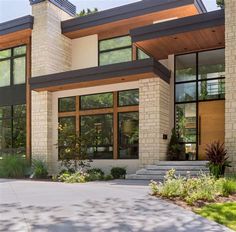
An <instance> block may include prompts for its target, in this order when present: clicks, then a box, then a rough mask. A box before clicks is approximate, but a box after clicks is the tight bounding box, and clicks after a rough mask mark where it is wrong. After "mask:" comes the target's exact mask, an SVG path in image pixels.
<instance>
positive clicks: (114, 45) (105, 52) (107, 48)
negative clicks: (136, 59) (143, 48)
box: [99, 35, 132, 65]
mask: <svg viewBox="0 0 236 232" xmlns="http://www.w3.org/2000/svg"><path fill="white" fill-rule="evenodd" d="M131 60H132V42H131V37H130V36H128V35H127V36H121V37H116V38H112V39H106V40H101V41H99V65H107V64H115V63H121V62H127V61H131Z"/></svg>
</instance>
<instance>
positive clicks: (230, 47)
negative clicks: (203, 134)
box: [225, 0, 236, 172]
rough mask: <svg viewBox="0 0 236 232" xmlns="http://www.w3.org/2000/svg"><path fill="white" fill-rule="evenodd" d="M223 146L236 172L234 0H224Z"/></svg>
mask: <svg viewBox="0 0 236 232" xmlns="http://www.w3.org/2000/svg"><path fill="white" fill-rule="evenodd" d="M225 64H226V74H225V76H226V77H225V92H226V95H225V146H226V148H227V150H228V154H229V156H230V160H231V161H232V162H233V163H232V166H233V167H232V168H230V171H234V172H236V1H235V0H225Z"/></svg>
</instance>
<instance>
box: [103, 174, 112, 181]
mask: <svg viewBox="0 0 236 232" xmlns="http://www.w3.org/2000/svg"><path fill="white" fill-rule="evenodd" d="M104 180H113V177H112V175H110V174H109V175H106V176H104Z"/></svg>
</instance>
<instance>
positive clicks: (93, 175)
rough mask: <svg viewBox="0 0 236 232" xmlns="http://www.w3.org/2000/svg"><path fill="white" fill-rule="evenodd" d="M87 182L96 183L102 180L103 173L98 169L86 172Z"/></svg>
mask: <svg viewBox="0 0 236 232" xmlns="http://www.w3.org/2000/svg"><path fill="white" fill-rule="evenodd" d="M87 174H88V177H87V181H96V180H103V179H104V172H103V171H102V170H101V169H99V168H92V169H89V170H87Z"/></svg>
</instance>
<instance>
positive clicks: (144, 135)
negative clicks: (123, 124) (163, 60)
mask: <svg viewBox="0 0 236 232" xmlns="http://www.w3.org/2000/svg"><path fill="white" fill-rule="evenodd" d="M139 98H140V100H139V101H140V102H139V159H140V166H141V167H144V166H145V165H149V164H156V163H157V162H158V161H159V160H165V159H166V151H167V145H168V139H163V135H168V138H169V136H170V109H169V106H170V85H169V84H168V83H166V82H165V81H163V80H162V79H161V78H159V77H154V78H151V79H143V80H140V81H139Z"/></svg>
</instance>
